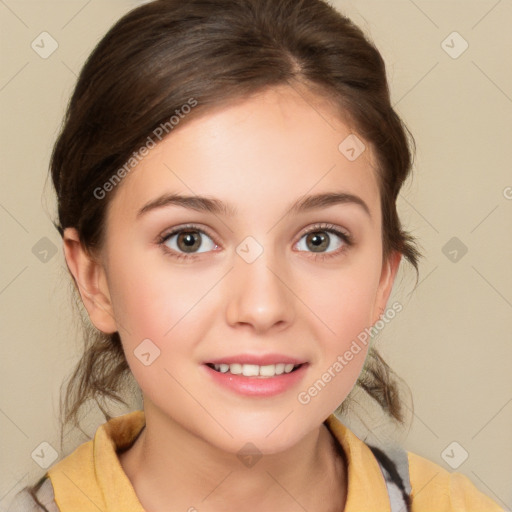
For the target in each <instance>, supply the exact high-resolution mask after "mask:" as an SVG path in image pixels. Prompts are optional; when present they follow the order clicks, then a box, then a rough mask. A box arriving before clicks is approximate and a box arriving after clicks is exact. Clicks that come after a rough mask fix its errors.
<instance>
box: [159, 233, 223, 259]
mask: <svg viewBox="0 0 512 512" xmlns="http://www.w3.org/2000/svg"><path fill="white" fill-rule="evenodd" d="M159 243H160V244H162V245H165V246H166V247H167V248H168V249H170V252H171V253H176V256H186V255H187V254H189V255H190V256H194V255H195V254H199V253H202V252H208V251H211V250H213V249H215V248H216V247H217V244H216V243H215V242H214V241H213V240H212V238H211V237H210V236H209V235H208V234H206V233H205V232H204V231H203V230H201V229H196V228H194V229H192V228H180V229H176V230H174V231H172V232H171V233H169V234H167V235H164V236H163V237H162V238H161V239H160V241H159ZM199 249H202V250H199Z"/></svg>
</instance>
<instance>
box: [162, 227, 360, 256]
mask: <svg viewBox="0 0 512 512" xmlns="http://www.w3.org/2000/svg"><path fill="white" fill-rule="evenodd" d="M182 231H197V232H198V233H202V234H204V235H207V236H208V237H210V238H211V239H212V240H213V242H214V243H215V245H219V244H218V242H217V241H216V239H215V237H214V236H213V235H212V234H211V233H209V232H208V230H206V229H204V228H199V227H198V226H196V225H194V224H187V225H184V226H180V227H178V228H175V229H173V230H172V231H170V232H168V233H164V234H162V235H160V236H159V237H158V239H157V244H158V245H159V246H161V247H162V250H163V251H164V252H165V253H166V255H168V256H171V257H172V258H175V259H177V260H178V261H181V260H189V261H194V260H196V259H197V258H199V257H200V255H201V254H202V253H199V254H193V253H190V254H185V253H179V252H176V251H174V250H173V249H169V248H167V247H166V245H165V243H166V242H167V241H168V240H169V238H171V237H172V236H173V235H176V234H177V233H181V232H182ZM317 231H318V232H321V231H324V232H326V233H334V234H335V235H337V236H339V237H340V238H341V240H342V241H343V243H344V245H343V246H342V247H341V248H339V249H337V250H336V251H333V252H328V253H313V252H310V253H309V254H310V256H308V257H309V258H312V259H313V260H314V261H316V260H318V259H321V260H328V259H330V258H334V257H336V256H341V254H343V253H344V252H345V251H347V250H348V249H349V248H350V247H352V246H353V245H354V240H353V237H352V235H351V234H350V233H348V232H345V231H341V230H340V229H338V228H337V227H336V226H334V225H333V224H315V225H314V226H312V227H311V228H309V229H307V230H306V231H304V232H303V233H301V235H300V237H299V240H301V239H302V238H303V237H304V236H306V235H308V234H309V233H315V232H317ZM300 252H307V251H300Z"/></svg>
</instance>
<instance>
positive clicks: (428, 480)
mask: <svg viewBox="0 0 512 512" xmlns="http://www.w3.org/2000/svg"><path fill="white" fill-rule="evenodd" d="M407 458H408V462H409V475H410V482H411V488H412V491H411V498H412V504H413V510H414V511H416V512H422V511H431V510H436V511H439V512H444V511H446V512H449V511H455V510H456V511H457V512H477V511H482V510H485V511H486V512H503V511H504V509H503V508H502V507H500V506H499V505H498V504H497V503H496V502H495V501H493V500H492V499H491V498H490V497H488V496H487V495H485V494H484V493H483V492H481V491H480V490H478V489H477V487H476V486H475V485H474V484H473V482H471V480H470V479H469V478H468V477H467V476H465V475H463V474H462V473H456V472H455V473H450V472H449V471H447V470H446V469H444V468H443V467H441V466H439V465H438V464H436V463H434V462H432V461H430V460H428V459H425V458H424V457H421V456H420V455H417V454H416V453H412V452H407Z"/></svg>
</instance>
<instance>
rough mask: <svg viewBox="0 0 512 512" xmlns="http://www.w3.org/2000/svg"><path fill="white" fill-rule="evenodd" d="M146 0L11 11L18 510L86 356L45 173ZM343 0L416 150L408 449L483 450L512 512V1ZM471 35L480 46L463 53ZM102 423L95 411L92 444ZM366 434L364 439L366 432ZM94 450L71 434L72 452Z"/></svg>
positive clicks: (6, 426) (7, 348)
mask: <svg viewBox="0 0 512 512" xmlns="http://www.w3.org/2000/svg"><path fill="white" fill-rule="evenodd" d="M139 3H140V2H139ZM135 5H136V2H128V1H111V0H110V1H105V0H102V1H97V0H96V1H95V0H93V1H89V2H87V1H86V0H80V1H75V0H66V1H42V0H37V1H20V0H6V1H5V2H1V3H0V16H1V33H0V37H1V72H0V107H1V112H2V117H1V130H2V132H1V140H2V152H1V164H2V165H1V173H2V174H1V182H0V225H1V240H2V244H1V274H0V308H1V315H2V320H1V347H2V357H1V363H0V364H1V379H2V381H1V390H2V391H1V396H0V428H1V432H2V436H1V444H2V448H1V450H2V457H1V460H2V462H1V464H2V465H1V479H0V508H2V509H3V508H5V507H6V505H7V504H8V503H9V502H10V501H11V500H12V498H13V497H14V494H15V493H16V492H17V491H18V490H19V489H20V488H21V487H23V486H24V485H27V484H28V483H33V482H34V481H35V479H36V478H38V477H40V476H42V474H43V473H44V471H45V470H44V469H42V468H41V467H39V466H38V465H37V464H36V462H35V461H34V460H33V458H32V457H31V454H32V453H33V451H34V450H35V449H36V448H37V447H38V446H39V445H40V444H41V443H42V442H47V443H49V444H51V445H52V446H53V447H54V448H55V449H56V450H57V452H59V433H58V422H57V418H58V406H59V387H60V385H61V382H62V381H63V379H64V378H65V377H67V376H68V375H69V372H70V370H71V369H72V367H73V364H74V363H75V362H76V361H77V359H78V357H79V354H80V347H81V339H80V337H79V335H78V334H77V331H76V328H75V324H76V323H77V322H76V317H74V316H73V315H74V313H73V310H72V307H71V302H70V293H69V290H70V281H69V279H68V278H67V277H66V271H65V263H64V258H63V254H62V245H61V239H60V236H59V235H58V233H57V231H56V230H55V228H54V227H53V225H52V223H51V219H52V218H53V217H54V211H55V210H54V207H55V205H54V197H53V194H52V190H51V187H50V184H49V183H46V178H47V169H48V161H49V157H50V153H51V148H52V144H53V142H54V140H55V137H56V135H57V133H58V129H59V126H60V122H61V119H62V116H63V113H64V108H65V106H66V103H67V101H68V99H69V96H70V94H71V92H72V88H73V85H74V82H75V80H76V75H77V74H78V72H79V70H80V68H81V66H82V64H83V62H84V60H85V58H86V57H87V56H88V54H89V53H90V51H91V50H92V48H93V46H94V45H95V43H96V42H97V41H98V40H99V39H100V38H101V37H102V36H103V35H104V33H105V32H106V31H107V30H108V28H110V26H111V25H112V24H113V23H114V22H115V21H116V20H117V19H118V18H119V17H120V16H121V15H122V14H124V13H125V12H126V11H128V10H129V9H130V8H132V7H134V6H135ZM334 5H335V6H336V7H338V8H339V9H340V10H341V11H342V12H343V13H345V14H347V15H349V17H351V18H352V19H353V20H354V21H355V22H356V23H357V24H359V25H360V26H361V27H362V28H363V30H364V31H365V32H366V33H367V34H368V35H369V36H370V38H371V39H372V40H373V41H374V42H375V43H376V45H377V47H378V48H379V50H380V51H381V53H382V55H383V57H384V59H385V61H386V63H387V69H388V76H389V80H390V87H391V92H392V98H393V103H394V104H395V106H396V109H397V111H398V113H399V114H400V115H401V116H402V118H403V119H404V121H405V122H406V124H407V125H408V127H409V129H410V130H411V131H412V133H413V134H414V137H415V139H416V143H417V153H416V159H415V164H414V171H413V178H412V180H410V181H409V182H408V183H407V186H406V187H404V189H403V190H402V193H401V195H400V199H399V211H400V214H401V218H402V221H403V224H404V226H405V228H406V229H408V230H409V231H410V232H412V234H413V235H414V236H416V237H417V238H418V239H419V241H420V243H421V248H422V250H423V253H424V258H423V260H422V261H421V264H420V277H419V285H418V286H417V287H416V289H414V278H415V275H414V271H413V270H412V268H411V267H410V266H405V267H404V268H403V269H401V271H400V274H399V278H398V279H397V282H396V285H395V288H394V290H393V296H392V298H391V300H390V304H391V303H392V302H393V301H395V300H398V301H400V303H401V304H403V306H404V309H403V311H402V312H400V314H399V315H397V317H396V319H394V320H393V321H392V322H390V323H389V324H388V325H387V327H386V328H385V329H384V331H383V332H382V334H381V335H380V337H379V340H378V341H377V346H378V347H379V348H380V350H381V351H382V353H383V354H384V355H385V357H386V359H387V361H388V362H389V363H390V364H391V366H392V367H393V368H394V369H395V370H396V372H397V373H398V374H399V375H400V376H401V377H402V378H404V380H405V381H406V382H407V383H408V385H409V387H410V389H411V391H412V396H413V399H414V415H413V419H412V424H411V428H410V430H409V431H408V432H407V433H406V434H405V435H403V436H402V441H403V443H404V446H405V448H406V449H407V450H410V451H413V452H415V453H418V454H420V455H422V456H424V457H426V458H428V459H430V460H432V461H433V462H435V463H437V464H439V465H441V466H442V467H445V468H446V469H448V470H450V471H451V470H452V468H451V467H450V465H448V463H447V462H446V460H445V459H446V456H445V457H444V458H443V456H442V454H443V451H444V450H445V449H446V448H447V447H449V445H450V444H451V443H452V442H454V441H455V442H457V443H458V444H457V445H455V451H454V452H453V453H454V456H455V457H460V455H461V453H463V452H462V451H461V449H463V450H465V451H466V452H468V454H469V456H468V458H467V459H466V460H465V462H463V463H462V464H461V465H460V466H459V467H458V468H457V469H456V470H457V471H459V472H461V473H463V474H465V475H467V476H468V477H469V478H470V479H471V480H472V481H473V483H474V484H475V485H476V486H477V487H478V488H479V489H481V490H482V491H483V492H484V493H486V494H488V495H489V496H490V497H491V498H493V499H494V500H495V501H497V502H498V503H500V504H501V505H502V506H504V507H508V509H510V508H511V507H512V485H511V484H512V457H511V455H512V428H511V426H512V372H511V361H512V343H511V332H512V329H511V317H512V266H511V262H512V238H511V236H510V235H511V233H512V173H511V164H510V162H511V161H512V57H511V56H512V31H511V30H510V22H511V21H512V4H511V3H510V2H504V1H501V2H500V1H495V0H489V1H487V0H486V1H484V0H475V1H451V0H450V1H446V0H443V1H426V0H423V1H420V0H416V1H415V2H413V1H409V0H395V1H386V2H383V1H382V0H363V1H358V2H348V1H346V2H345V1H336V2H334ZM454 31H456V32H457V33H458V34H459V35H451V34H452V33H453V32H454ZM42 32H48V33H49V34H50V35H51V36H52V37H53V38H54V39H55V41H57V43H58V48H57V49H56V51H55V52H54V53H53V54H52V55H50V56H49V57H48V58H42V57H41V56H40V55H39V54H38V53H36V51H34V50H33V48H32V47H31V43H32V42H33V41H34V40H35V41H36V43H37V41H40V40H41V37H45V38H47V36H40V34H41V33H42ZM445 40H446V42H445V43H443V41H445ZM464 40H465V41H467V43H468V48H467V49H466V51H464V52H463V53H462V54H461V55H460V56H458V57H457V58H453V56H455V55H456V53H457V52H458V51H460V50H461V49H462V48H463V45H464ZM45 41H46V44H45V47H46V49H48V48H50V46H49V44H50V40H49V39H45ZM39 44H40V43H39ZM40 46H41V44H40ZM445 50H448V52H451V53H452V56H450V55H449V53H447V51H445ZM40 51H42V48H40ZM454 238H455V239H454ZM452 239H454V240H452ZM447 244H448V245H447ZM465 250H467V252H466V253H465V254H463V253H464V251H465ZM45 251H48V252H46V253H45ZM454 251H455V252H454ZM45 260H46V261H45ZM136 400H137V397H136V396H134V401H135V403H136ZM123 412H124V411H122V410H120V411H119V414H121V413H123ZM362 414H363V413H362ZM371 414H373V413H371ZM371 414H369V416H368V418H367V420H366V421H367V426H368V428H369V431H370V434H372V435H375V436H377V437H379V432H380V429H381V428H382V429H385V425H384V424H385V421H384V420H383V418H382V417H379V418H378V419H377V418H375V417H373V419H372V418H371V417H370V416H371ZM101 422H102V417H101V416H100V415H97V414H92V413H91V416H90V429H89V431H88V432H89V434H90V435H92V434H94V431H95V429H96V428H97V426H98V425H99V424H100V423H101ZM383 422H384V423H383ZM383 425H384V426H383ZM353 428H354V429H355V430H356V432H358V433H359V432H361V433H364V428H363V427H362V426H361V425H360V424H359V423H358V422H357V421H356V420H354V423H353ZM382 431H383V432H384V430H382ZM82 441H83V439H79V438H78V437H76V435H75V434H72V435H70V437H69V438H68V446H67V447H66V448H65V450H64V452H63V453H60V452H59V453H58V456H59V458H61V457H63V456H65V455H67V454H68V453H69V452H70V451H71V450H72V449H74V448H75V447H76V443H78V442H82ZM448 451H449V452H450V449H449V450H448ZM425 492H428V490H425Z"/></svg>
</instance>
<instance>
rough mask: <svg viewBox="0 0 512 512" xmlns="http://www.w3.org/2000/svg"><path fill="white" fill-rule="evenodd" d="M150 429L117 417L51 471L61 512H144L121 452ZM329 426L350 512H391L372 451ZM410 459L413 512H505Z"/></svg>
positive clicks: (335, 423) (138, 416)
mask: <svg viewBox="0 0 512 512" xmlns="http://www.w3.org/2000/svg"><path fill="white" fill-rule="evenodd" d="M144 424H145V415H144V411H141V410H139V411H134V412H131V413H128V414H125V415H123V416H118V417H116V418H112V419H111V420H110V421H108V422H106V423H104V424H103V425H101V426H100V427H98V429H97V430H96V433H95V435H94V438H93V439H92V440H90V441H88V442H86V443H83V444H82V445H80V446H79V447H78V448H76V450H75V451H73V452H72V453H71V454H70V455H68V456H67V457H65V458H64V459H62V460H60V461H59V462H57V463H56V464H54V465H53V466H52V467H51V468H50V469H49V470H48V471H47V475H48V476H49V478H50V480H51V483H52V486H53V490H54V495H55V502H56V504H57V506H58V507H59V510H60V511H61V512H98V510H101V511H102V512H144V508H143V507H142V505H141V503H140V502H139V500H138V498H137V495H136V494H135V491H134V489H133V487H132V485H131V482H130V480H129V479H128V477H127V475H126V473H124V471H123V469H122V466H121V464H120V462H119V458H118V456H117V453H116V452H117V451H118V450H121V449H124V448H127V447H129V446H130V445H131V444H132V443H133V441H134V440H135V439H136V437H137V435H138V434H139V432H140V431H141V429H142V427H143V426H144ZM326 425H327V426H328V428H329V430H330V431H331V433H332V434H333V436H334V438H335V439H336V440H337V441H338V442H339V443H340V445H341V446H342V448H343V450H344V452H345V454H346V456H347V459H348V494H347V502H346V506H345V510H344V512H390V504H389V497H388V492H387V487H386V483H385V480H384V477H383V475H382V472H381V470H380V466H379V464H378V462H377V460H376V459H375V456H374V455H373V453H372V452H371V450H370V448H369V447H368V446H367V445H366V444H365V443H364V442H363V441H361V440H360V439H359V438H358V437H357V436H356V435H355V434H354V433H353V432H351V431H350V430H349V429H348V428H347V427H346V426H345V425H343V423H341V422H340V421H339V419H338V418H336V417H335V416H334V415H331V416H329V418H328V419H327V420H326ZM407 457H408V462H409V471H410V481H411V487H412V492H411V497H412V511H413V512H503V510H504V509H503V508H501V507H500V506H498V504H497V503H495V502H494V501H492V500H491V499H490V498H488V497H487V496H486V495H485V494H483V493H482V492H480V491H479V490H478V489H477V488H476V487H475V486H474V485H473V483H472V482H471V481H470V480H469V478H467V477H466V476H464V475H462V474H461V473H450V472H448V471H447V470H445V469H444V468H442V467H441V466H439V465H437V464H435V463H433V462H431V461H429V460H427V459H425V458H423V457H421V456H419V455H416V454H414V453H411V452H407ZM340 512H341V511H340Z"/></svg>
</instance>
